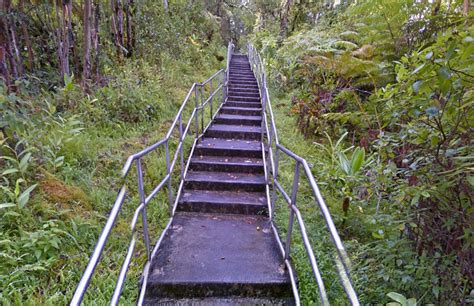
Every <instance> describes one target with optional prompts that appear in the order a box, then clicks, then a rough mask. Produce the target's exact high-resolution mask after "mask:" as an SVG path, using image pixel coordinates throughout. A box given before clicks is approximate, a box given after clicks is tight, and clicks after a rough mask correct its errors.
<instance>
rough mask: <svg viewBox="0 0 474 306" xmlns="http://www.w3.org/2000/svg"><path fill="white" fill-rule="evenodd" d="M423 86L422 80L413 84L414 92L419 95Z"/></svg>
mask: <svg viewBox="0 0 474 306" xmlns="http://www.w3.org/2000/svg"><path fill="white" fill-rule="evenodd" d="M422 84H423V81H421V80H419V81H416V82H415V83H413V91H414V92H415V93H418V91H420V87H421V85H422Z"/></svg>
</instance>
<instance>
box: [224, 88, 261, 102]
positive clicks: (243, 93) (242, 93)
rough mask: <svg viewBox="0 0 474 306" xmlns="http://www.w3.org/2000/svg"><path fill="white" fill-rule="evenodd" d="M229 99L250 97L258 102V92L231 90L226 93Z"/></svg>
mask: <svg viewBox="0 0 474 306" xmlns="http://www.w3.org/2000/svg"><path fill="white" fill-rule="evenodd" d="M228 94H229V97H251V98H255V99H258V100H260V92H259V91H258V90H252V91H246V90H236V89H232V90H229V92H228Z"/></svg>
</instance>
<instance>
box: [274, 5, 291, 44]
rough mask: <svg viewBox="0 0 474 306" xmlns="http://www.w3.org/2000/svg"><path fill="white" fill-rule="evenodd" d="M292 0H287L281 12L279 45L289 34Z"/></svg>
mask: <svg viewBox="0 0 474 306" xmlns="http://www.w3.org/2000/svg"><path fill="white" fill-rule="evenodd" d="M292 2H293V1H292V0H285V4H284V5H283V7H282V9H281V13H280V36H279V38H278V45H281V43H282V42H283V40H284V39H285V38H286V35H287V34H288V15H289V14H290V9H291V4H292Z"/></svg>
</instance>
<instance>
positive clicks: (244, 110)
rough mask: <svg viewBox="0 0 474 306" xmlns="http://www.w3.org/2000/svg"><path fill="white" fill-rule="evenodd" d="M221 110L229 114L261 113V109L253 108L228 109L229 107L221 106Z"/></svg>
mask: <svg viewBox="0 0 474 306" xmlns="http://www.w3.org/2000/svg"><path fill="white" fill-rule="evenodd" d="M221 112H222V113H223V114H231V115H241V116H260V115H261V114H262V111H261V110H257V109H256V110H253V109H229V108H225V107H223V108H221Z"/></svg>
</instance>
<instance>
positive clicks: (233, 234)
mask: <svg viewBox="0 0 474 306" xmlns="http://www.w3.org/2000/svg"><path fill="white" fill-rule="evenodd" d="M196 233H199V235H196ZM160 249H161V252H158V253H157V256H156V258H155V260H154V262H153V266H152V270H151V274H150V277H149V280H148V286H149V287H153V286H155V285H158V284H166V283H168V284H178V283H182V284H189V285H192V284H199V285H203V284H245V285H249V284H265V285H272V284H289V283H290V279H289V276H288V273H287V272H286V270H285V269H284V266H283V265H282V263H283V262H282V258H281V254H280V252H279V250H278V246H277V244H276V241H275V239H274V236H273V233H272V231H271V228H270V221H269V219H268V218H267V217H261V216H243V215H215V214H195V213H177V214H176V215H175V217H174V220H173V223H172V225H171V228H170V230H169V231H168V232H167V234H166V235H165V238H164V240H163V242H162V245H161V247H160Z"/></svg>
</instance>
